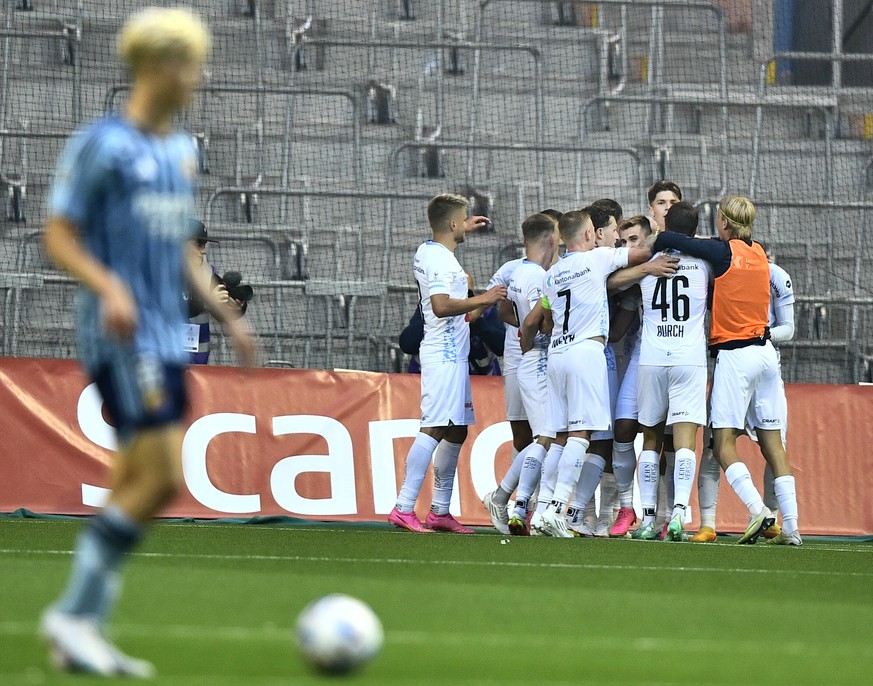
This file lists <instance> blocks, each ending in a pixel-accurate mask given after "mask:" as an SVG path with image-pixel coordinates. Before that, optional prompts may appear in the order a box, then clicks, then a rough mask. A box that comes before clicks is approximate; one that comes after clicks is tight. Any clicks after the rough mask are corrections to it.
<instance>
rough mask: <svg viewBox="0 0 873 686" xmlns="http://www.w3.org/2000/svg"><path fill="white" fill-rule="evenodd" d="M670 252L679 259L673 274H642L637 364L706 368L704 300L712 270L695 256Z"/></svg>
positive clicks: (705, 300)
mask: <svg viewBox="0 0 873 686" xmlns="http://www.w3.org/2000/svg"><path fill="white" fill-rule="evenodd" d="M670 252H671V253H672V251H670ZM672 254H673V255H674V256H675V257H678V258H679V264H678V269H677V270H676V273H675V274H674V275H673V276H671V277H664V276H645V277H643V280H642V281H640V290H642V295H643V336H642V345H641V348H640V364H641V365H653V366H660V367H677V366H690V367H705V366H706V323H705V318H706V302H707V294H708V292H709V284H710V282H711V280H712V272H711V270H710V267H709V264H708V263H707V262H704V261H703V260H701V259H699V258H697V257H689V256H688V255H684V254H682V253H672ZM652 259H654V256H653V257H652Z"/></svg>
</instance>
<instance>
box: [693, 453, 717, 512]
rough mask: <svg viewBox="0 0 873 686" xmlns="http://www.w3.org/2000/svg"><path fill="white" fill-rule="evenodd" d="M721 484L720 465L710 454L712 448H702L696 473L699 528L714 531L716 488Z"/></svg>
mask: <svg viewBox="0 0 873 686" xmlns="http://www.w3.org/2000/svg"><path fill="white" fill-rule="evenodd" d="M720 482H721V465H719V463H718V460H716V459H715V457H714V456H713V454H712V448H704V449H703V455H702V456H701V458H700V470H699V471H698V472H697V501H698V505H699V507H700V526H708V527H709V528H710V529H715V509H716V506H717V505H718V486H719V483H720Z"/></svg>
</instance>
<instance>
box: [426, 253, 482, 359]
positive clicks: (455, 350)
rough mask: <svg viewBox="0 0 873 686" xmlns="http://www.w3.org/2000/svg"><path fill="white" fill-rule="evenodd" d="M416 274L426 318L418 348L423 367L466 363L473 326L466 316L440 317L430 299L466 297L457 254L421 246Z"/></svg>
mask: <svg viewBox="0 0 873 686" xmlns="http://www.w3.org/2000/svg"><path fill="white" fill-rule="evenodd" d="M412 268H413V272H414V273H415V280H416V281H417V282H418V297H419V300H420V302H421V311H422V314H423V315H424V340H422V342H421V347H420V348H419V353H418V356H419V359H420V360H421V363H422V364H427V363H434V362H458V363H461V362H463V363H464V364H467V357H468V356H469V355H470V325H469V324H468V323H467V315H466V314H459V315H456V316H454V317H442V318H440V317H437V316H436V315H435V314H434V313H433V309H432V308H431V304H430V297H431V296H432V295H437V294H438V293H444V294H445V295H448V296H449V297H450V298H454V299H455V300H465V299H466V298H467V274H466V273H465V272H464V270H463V269H462V268H461V265H460V264H459V263H458V260H457V259H456V258H455V255H454V253H453V252H452V251H451V250H449V249H448V248H447V247H446V246H444V245H441V244H440V243H435V242H434V241H427V242H426V243H422V244H421V245H420V246H419V247H418V250H416V251H415V260H414V261H413V267H412Z"/></svg>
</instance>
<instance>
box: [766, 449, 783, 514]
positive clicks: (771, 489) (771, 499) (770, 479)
mask: <svg viewBox="0 0 873 686" xmlns="http://www.w3.org/2000/svg"><path fill="white" fill-rule="evenodd" d="M774 482H775V477H774V476H773V467H771V466H770V463H769V462H766V463H765V466H764V494H763V495H764V504H765V505H766V506H767V507H769V508H770V512H772V513H773V516H774V517H775V516H776V512H777V511H778V510H779V499H778V498H777V497H776V488H775V483H774Z"/></svg>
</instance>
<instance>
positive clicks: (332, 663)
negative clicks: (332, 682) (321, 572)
mask: <svg viewBox="0 0 873 686" xmlns="http://www.w3.org/2000/svg"><path fill="white" fill-rule="evenodd" d="M382 639H383V632H382V622H380V621H379V618H378V617H377V616H376V613H375V612H373V610H371V609H370V606H369V605H367V604H366V603H364V602H362V601H360V600H358V599H357V598H352V597H351V596H347V595H342V594H340V593H336V594H333V595H328V596H324V597H323V598H319V599H318V600H314V601H313V602H311V603H310V604H309V605H307V606H306V607H305V608H304V610H303V612H301V613H300V617H299V618H298V619H297V644H298V645H299V646H300V650H301V652H302V653H303V656H304V658H306V661H307V662H308V663H309V664H310V665H312V666H313V667H314V668H315V669H317V670H319V671H322V672H327V673H330V674H346V673H348V672H351V671H353V670H355V669H358V668H360V667H362V666H363V665H364V664H366V663H367V662H369V661H370V660H372V659H373V658H374V657H376V654H377V653H378V652H379V649H380V648H381V647H382Z"/></svg>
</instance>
